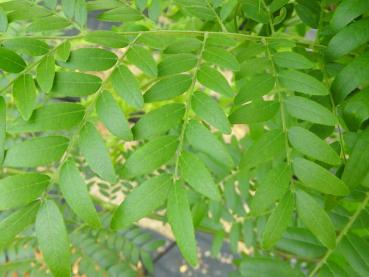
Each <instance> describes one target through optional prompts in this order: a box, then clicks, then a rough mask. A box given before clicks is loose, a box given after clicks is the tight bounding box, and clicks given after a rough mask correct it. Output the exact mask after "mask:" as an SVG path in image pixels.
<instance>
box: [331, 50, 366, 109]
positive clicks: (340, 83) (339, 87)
mask: <svg viewBox="0 0 369 277" xmlns="http://www.w3.org/2000/svg"><path fill="white" fill-rule="evenodd" d="M368 64H369V51H367V52H364V53H363V54H361V55H360V56H358V57H357V58H355V59H354V60H353V61H351V62H350V63H348V64H347V65H346V66H345V67H344V68H343V69H342V70H341V71H340V72H339V73H338V74H337V76H336V78H335V79H334V81H333V83H332V92H333V97H334V100H335V101H336V103H341V102H342V101H343V100H345V98H346V97H347V96H348V95H349V94H350V93H351V92H352V91H353V90H354V89H355V88H357V87H358V86H359V85H361V84H363V83H364V82H365V81H366V80H368V78H369V67H368Z"/></svg>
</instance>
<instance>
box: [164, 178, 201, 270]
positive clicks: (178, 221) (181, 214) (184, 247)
mask: <svg viewBox="0 0 369 277" xmlns="http://www.w3.org/2000/svg"><path fill="white" fill-rule="evenodd" d="M167 216H168V222H169V224H170V226H171V227H172V231H173V234H174V237H175V238H176V242H177V245H178V248H179V250H180V251H181V253H182V255H183V257H184V258H185V259H186V261H187V262H188V263H189V264H190V265H192V266H196V265H197V263H198V260H197V250H196V240H195V230H194V227H193V222H192V216H191V211H190V205H189V203H188V199H187V193H186V190H185V189H184V188H183V186H182V185H181V184H180V183H175V184H174V185H172V189H171V190H170V192H169V196H168V205H167Z"/></svg>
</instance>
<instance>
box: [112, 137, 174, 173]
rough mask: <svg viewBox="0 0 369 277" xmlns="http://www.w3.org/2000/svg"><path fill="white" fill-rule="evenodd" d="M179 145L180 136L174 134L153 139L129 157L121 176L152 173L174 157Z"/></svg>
mask: <svg viewBox="0 0 369 277" xmlns="http://www.w3.org/2000/svg"><path fill="white" fill-rule="evenodd" d="M177 146H178V138H177V137H174V136H162V137H158V138H155V139H152V140H151V141H149V142H148V143H146V144H144V145H143V146H141V147H139V148H138V149H137V150H136V151H135V152H133V153H132V154H131V155H130V156H129V157H128V159H127V161H126V162H125V164H124V167H123V169H122V170H121V171H120V172H119V173H120V176H121V177H124V178H126V179H130V178H134V177H137V176H141V175H145V174H147V173H151V172H152V171H154V170H155V169H157V168H159V167H160V166H162V165H164V164H166V163H167V162H169V160H171V159H172V158H173V156H174V154H175V152H176V150H177Z"/></svg>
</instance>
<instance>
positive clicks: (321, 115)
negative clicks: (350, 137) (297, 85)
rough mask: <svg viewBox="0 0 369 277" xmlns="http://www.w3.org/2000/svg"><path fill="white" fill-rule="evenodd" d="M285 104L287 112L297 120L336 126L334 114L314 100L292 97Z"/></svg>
mask: <svg viewBox="0 0 369 277" xmlns="http://www.w3.org/2000/svg"><path fill="white" fill-rule="evenodd" d="M285 103H286V109H287V112H288V113H289V114H290V115H291V116H293V117H295V118H298V119H302V120H306V121H309V122H312V123H316V124H321V125H327V126H334V125H335V124H336V118H335V116H334V115H333V113H332V112H331V111H330V110H328V109H327V108H326V107H324V106H322V105H320V104H318V103H317V102H315V101H313V100H310V99H307V98H305V97H301V96H290V97H288V98H287V99H286V100H285Z"/></svg>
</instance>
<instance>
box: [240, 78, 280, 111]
mask: <svg viewBox="0 0 369 277" xmlns="http://www.w3.org/2000/svg"><path fill="white" fill-rule="evenodd" d="M274 84H275V79H274V77H273V76H272V75H271V74H266V73H262V74H256V75H254V76H252V77H251V78H250V80H248V81H246V83H245V85H243V86H242V87H241V88H240V92H239V93H238V94H237V96H236V98H235V99H234V102H235V103H236V104H243V103H246V102H248V101H251V100H255V99H259V98H260V97H262V96H264V95H265V94H267V93H268V92H270V91H271V90H272V89H273V87H274Z"/></svg>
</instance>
